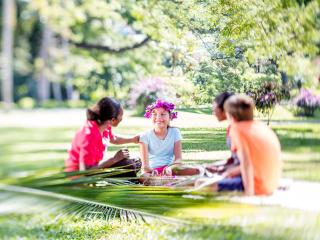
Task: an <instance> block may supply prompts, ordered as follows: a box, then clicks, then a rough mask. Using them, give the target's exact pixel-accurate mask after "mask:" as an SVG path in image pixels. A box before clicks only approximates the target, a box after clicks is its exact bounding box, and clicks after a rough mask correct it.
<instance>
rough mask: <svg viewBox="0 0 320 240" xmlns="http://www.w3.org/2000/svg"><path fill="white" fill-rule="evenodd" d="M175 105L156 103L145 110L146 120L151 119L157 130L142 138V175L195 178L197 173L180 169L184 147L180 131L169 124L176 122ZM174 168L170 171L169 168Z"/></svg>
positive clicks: (154, 129) (145, 134) (144, 134)
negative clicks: (171, 121) (191, 176)
mask: <svg viewBox="0 0 320 240" xmlns="http://www.w3.org/2000/svg"><path fill="white" fill-rule="evenodd" d="M174 108H175V106H174V104H172V103H169V102H166V101H162V100H159V99H158V100H157V101H156V102H154V103H153V104H151V105H149V106H148V107H147V108H146V113H145V117H146V118H151V119H152V123H153V125H154V128H153V129H151V130H149V131H146V132H144V133H143V134H141V136H140V153H141V161H142V171H143V172H144V173H147V174H148V173H152V172H154V173H156V174H157V175H171V174H172V172H173V173H174V174H176V175H185V174H188V175H194V174H198V173H199V171H198V169H187V168H184V169H181V170H179V169H177V168H174V167H173V166H179V165H180V166H181V159H182V145H181V139H182V136H181V133H180V131H179V129H178V128H176V127H170V120H173V119H175V118H177V112H174ZM170 166H171V167H170Z"/></svg>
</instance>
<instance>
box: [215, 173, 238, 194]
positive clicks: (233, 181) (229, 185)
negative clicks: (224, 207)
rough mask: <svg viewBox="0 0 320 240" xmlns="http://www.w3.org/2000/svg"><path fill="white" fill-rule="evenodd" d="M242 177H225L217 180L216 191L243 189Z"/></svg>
mask: <svg viewBox="0 0 320 240" xmlns="http://www.w3.org/2000/svg"><path fill="white" fill-rule="evenodd" d="M243 190H244V188H243V184H242V177H241V176H239V177H234V178H225V179H222V180H220V181H219V182H218V191H219V192H221V191H243Z"/></svg>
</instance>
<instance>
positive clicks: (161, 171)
mask: <svg viewBox="0 0 320 240" xmlns="http://www.w3.org/2000/svg"><path fill="white" fill-rule="evenodd" d="M166 167H168V165H165V166H161V167H157V168H153V169H152V171H154V172H155V174H156V175H164V170H165V169H166Z"/></svg>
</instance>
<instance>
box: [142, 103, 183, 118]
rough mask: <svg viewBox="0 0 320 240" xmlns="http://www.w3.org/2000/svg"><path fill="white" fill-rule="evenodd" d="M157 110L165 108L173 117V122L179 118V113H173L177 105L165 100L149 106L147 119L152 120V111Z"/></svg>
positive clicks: (146, 114)
mask: <svg viewBox="0 0 320 240" xmlns="http://www.w3.org/2000/svg"><path fill="white" fill-rule="evenodd" d="M156 108H163V109H165V110H166V111H168V112H169V113H170V115H171V120H173V119H175V118H177V117H178V113H177V112H173V110H174V108H175V105H174V104H173V103H169V102H167V101H165V100H161V99H157V100H156V101H155V102H154V103H151V104H150V105H149V106H147V107H146V112H145V114H144V116H145V117H146V118H151V114H152V111H153V110H154V109H156Z"/></svg>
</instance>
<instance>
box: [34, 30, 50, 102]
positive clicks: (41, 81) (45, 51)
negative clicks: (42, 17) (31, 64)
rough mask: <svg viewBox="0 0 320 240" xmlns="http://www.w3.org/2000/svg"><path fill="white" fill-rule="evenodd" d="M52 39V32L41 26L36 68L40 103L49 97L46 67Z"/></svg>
mask: <svg viewBox="0 0 320 240" xmlns="http://www.w3.org/2000/svg"><path fill="white" fill-rule="evenodd" d="M51 38H52V31H51V29H50V28H49V26H48V25H46V24H44V25H43V31H42V40H41V48H40V53H39V64H38V66H37V68H38V69H37V70H38V74H37V81H38V82H37V83H38V84H37V92H38V100H39V102H40V103H42V102H44V101H46V100H48V99H49V97H50V82H49V79H48V77H47V74H46V67H47V66H48V61H49V48H50V45H51V43H50V41H51Z"/></svg>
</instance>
